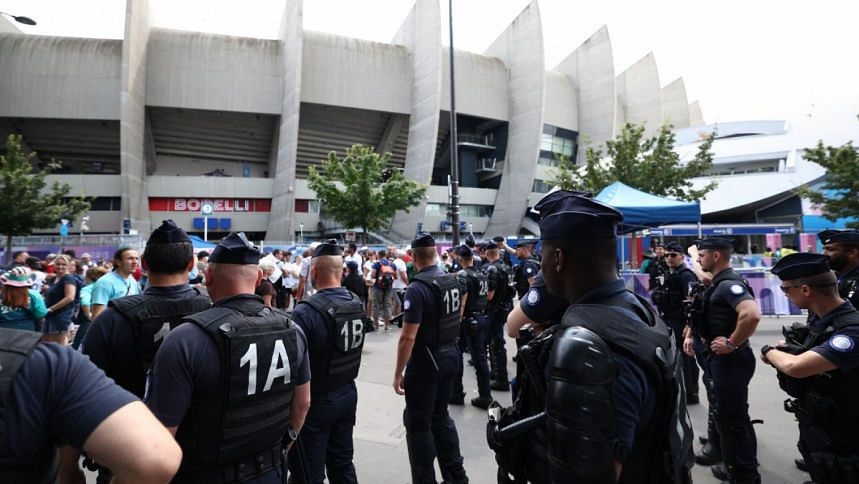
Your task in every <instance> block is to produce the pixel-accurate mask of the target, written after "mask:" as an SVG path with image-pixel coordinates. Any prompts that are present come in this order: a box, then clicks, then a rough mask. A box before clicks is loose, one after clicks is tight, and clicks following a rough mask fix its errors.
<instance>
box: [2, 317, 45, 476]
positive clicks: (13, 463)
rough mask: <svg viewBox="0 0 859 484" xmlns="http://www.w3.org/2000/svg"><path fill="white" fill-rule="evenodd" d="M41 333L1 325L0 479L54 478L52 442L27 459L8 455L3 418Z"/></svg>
mask: <svg viewBox="0 0 859 484" xmlns="http://www.w3.org/2000/svg"><path fill="white" fill-rule="evenodd" d="M41 337H42V335H41V334H40V333H35V332H33V331H23V330H17V329H0V482H33V483H52V482H54V480H55V479H56V475H57V465H58V462H59V461H58V460H57V450H56V448H55V447H54V446H52V445H51V446H49V447H48V448H46V449H43V451H42V454H40V455H38V456H36V457H34V458H32V459H30V460H21V459H12V458H11V457H8V456H9V447H8V441H7V439H8V436H7V435H6V424H5V420H6V407H7V401H8V399H9V392H10V391H11V389H12V382H13V381H14V380H15V375H17V374H18V370H20V369H21V365H23V364H24V360H26V359H27V356H29V355H30V353H32V351H33V348H35V347H36V345H37V344H39V339H41ZM13 445H14V444H13Z"/></svg>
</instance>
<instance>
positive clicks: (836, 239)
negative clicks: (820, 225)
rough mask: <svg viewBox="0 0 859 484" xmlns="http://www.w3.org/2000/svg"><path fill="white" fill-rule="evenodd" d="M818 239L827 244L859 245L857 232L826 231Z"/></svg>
mask: <svg viewBox="0 0 859 484" xmlns="http://www.w3.org/2000/svg"><path fill="white" fill-rule="evenodd" d="M817 237H818V238H819V239H820V241H821V242H822V243H823V245H826V244H845V245H859V231H856V230H824V231H823V232H820V233H819V234H817Z"/></svg>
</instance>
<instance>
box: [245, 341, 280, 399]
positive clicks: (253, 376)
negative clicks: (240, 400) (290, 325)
mask: <svg viewBox="0 0 859 484" xmlns="http://www.w3.org/2000/svg"><path fill="white" fill-rule="evenodd" d="M246 364H247V365H249V368H248V395H254V394H256V392H257V344H256V343H251V344H250V346H248V350H247V351H246V352H245V354H244V355H242V359H241V360H239V367H240V368H241V367H243V366H245V365H246ZM280 377H283V383H284V384H288V383H289V379H290V370H289V356H287V354H286V346H284V344H283V340H276V341H275V342H274V351H272V353H271V364H270V365H269V367H268V375H267V376H266V379H265V386H264V387H263V389H262V391H264V392H267V391H269V390H271V385H272V384H273V383H274V380H275V379H276V378H280Z"/></svg>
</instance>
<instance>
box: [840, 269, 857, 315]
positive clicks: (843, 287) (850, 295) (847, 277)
mask: <svg viewBox="0 0 859 484" xmlns="http://www.w3.org/2000/svg"><path fill="white" fill-rule="evenodd" d="M838 294H839V295H840V296H841V297H842V298H844V299H847V300H848V301H850V304H852V305H853V307H854V308H859V266H857V267H854V268H853V270H851V271H850V272H848V273H846V274H844V275H840V276H838Z"/></svg>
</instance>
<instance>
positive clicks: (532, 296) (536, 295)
mask: <svg viewBox="0 0 859 484" xmlns="http://www.w3.org/2000/svg"><path fill="white" fill-rule="evenodd" d="M525 300H526V301H527V302H528V305H530V306H536V305H537V303H539V302H540V291H538V290H536V289H531V290H530V291H528V296H527V297H526V298H525Z"/></svg>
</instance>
